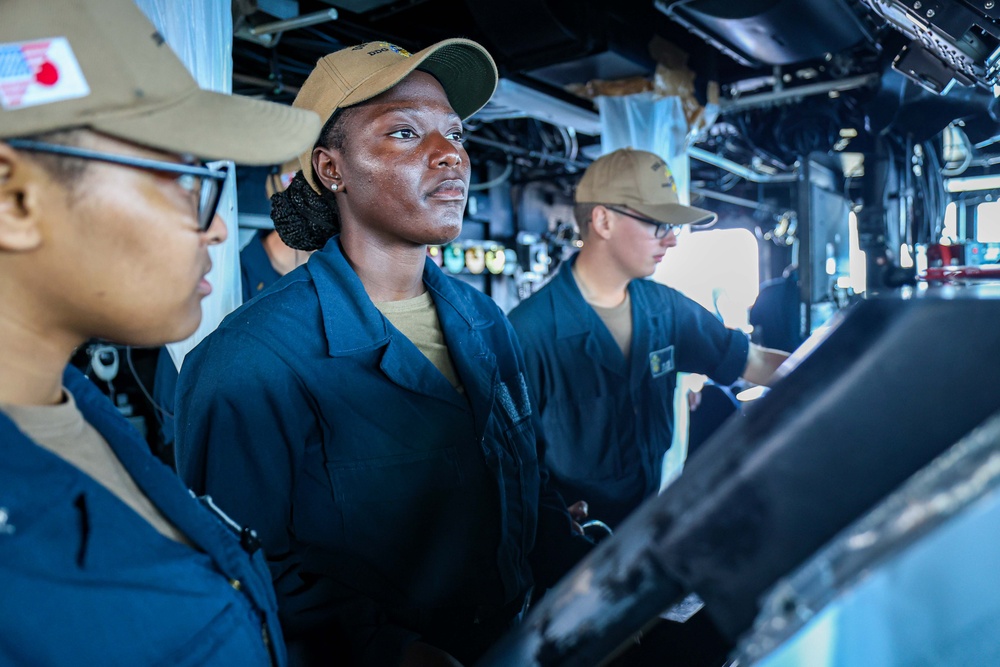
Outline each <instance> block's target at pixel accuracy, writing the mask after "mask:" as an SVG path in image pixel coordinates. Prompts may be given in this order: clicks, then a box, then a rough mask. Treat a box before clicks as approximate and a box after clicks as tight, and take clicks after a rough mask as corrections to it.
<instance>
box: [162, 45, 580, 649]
mask: <svg viewBox="0 0 1000 667" xmlns="http://www.w3.org/2000/svg"><path fill="white" fill-rule="evenodd" d="M495 86H496V69H495V67H494V65H493V61H492V59H491V58H490V56H489V55H488V54H487V53H486V51H485V50H483V48H482V47H480V46H479V45H478V44H476V43H474V42H470V41H468V40H459V39H453V40H446V41H444V42H440V43H438V44H435V45H434V46H431V47H429V48H427V49H424V50H423V51H420V52H419V53H414V54H410V53H408V52H406V51H405V50H403V49H401V48H399V47H397V46H395V45H392V44H387V43H384V42H375V43H369V44H362V45H358V46H355V47H352V48H348V49H344V50H342V51H338V52H336V53H333V54H331V55H328V56H326V57H324V58H323V59H321V60H320V61H319V63H318V64H317V66H316V68H315V69H314V70H313V72H312V74H311V75H310V76H309V78H308V79H307V81H306V82H305V84H304V85H303V87H302V89H301V92H300V93H299V95H298V98H297V99H296V101H295V106H297V107H300V108H306V109H311V110H313V111H316V112H317V113H318V114H319V115H320V116H321V117H322V118H324V119H326V125H325V127H324V129H323V132H322V134H321V137H320V140H319V141H318V142H317V143H316V145H315V146H314V147H313V148H312V149H311V150H308V151H306V152H304V153H303V154H302V157H301V159H300V165H301V171H300V172H299V174H298V175H297V176H296V178H295V180H293V182H292V183H291V185H290V186H289V188H288V189H287V190H286V191H285V192H284V194H282V195H278V196H276V197H274V198H272V217H273V218H274V220H275V226H276V228H277V229H278V231H279V233H280V234H281V235H282V238H283V239H284V241H285V242H286V243H287V244H288V245H290V246H292V247H298V248H301V249H303V250H311V249H314V248H321V250H318V251H317V252H316V253H314V254H313V255H312V257H311V258H310V259H309V262H308V263H307V264H306V265H305V266H303V267H300V268H299V269H297V270H295V271H293V272H292V273H290V274H289V275H287V276H285V277H284V278H283V279H282V280H281V281H279V282H278V283H276V284H275V285H274V286H272V287H271V288H270V289H269V290H268V291H267V292H265V293H264V294H262V295H260V296H259V297H257V298H256V299H255V300H254V301H253V302H252V303H250V304H248V305H246V306H245V307H244V308H242V309H241V310H240V311H238V312H237V313H236V314H234V315H233V316H231V317H230V318H229V319H228V320H226V321H225V322H224V323H223V324H222V326H221V327H220V328H219V330H217V331H216V332H215V333H214V334H212V335H211V336H209V337H208V338H207V339H206V340H205V341H204V342H203V343H202V344H201V345H200V346H199V347H198V348H197V349H196V350H195V351H194V352H193V353H192V355H191V356H190V357H189V358H188V360H187V361H186V362H185V365H184V369H183V370H182V372H181V378H180V382H179V385H178V421H177V427H178V441H177V442H178V444H177V454H178V465H179V470H180V473H181V475H182V476H183V478H184V479H185V480H186V481H187V482H188V483H189V484H191V485H192V486H193V487H194V488H195V489H196V490H198V491H199V492H203V493H204V492H207V493H210V494H211V495H212V496H213V497H215V498H216V500H217V501H218V502H219V503H220V504H224V506H225V507H226V508H227V509H231V510H232V511H233V512H234V513H235V515H236V517H237V519H240V520H243V518H244V517H251V516H254V517H256V516H258V515H259V514H261V513H265V514H266V515H267V520H266V521H264V522H260V523H258V524H256V525H257V527H258V529H259V531H260V536H261V540H262V542H263V545H264V550H265V552H266V553H267V555H268V558H269V561H270V564H271V573H272V575H273V576H274V582H275V588H276V591H277V593H278V602H279V607H280V610H281V615H282V622H283V627H284V628H285V632H286V638H287V640H288V642H289V652H290V655H291V656H292V660H293V662H296V661H298V662H299V664H316V665H319V664H330V663H331V662H335V663H337V662H338V661H339V664H358V665H399V664H403V665H416V664H419V665H455V664H459V663H462V664H472V663H473V662H474V661H475V660H476V659H477V658H478V657H479V656H480V655H481V654H482V653H483V652H484V651H485V650H486V648H487V647H488V646H489V645H490V644H491V643H493V642H494V641H495V640H496V639H498V638H499V637H500V636H501V635H502V634H503V633H504V632H506V631H507V629H508V628H510V627H511V625H512V624H513V623H515V622H516V621H517V620H518V618H519V617H520V615H521V614H522V612H523V610H524V609H525V607H526V606H527V604H528V601H529V595H530V592H531V589H532V586H533V585H535V586H538V587H540V588H544V587H546V586H549V585H551V584H552V583H554V581H555V579H556V578H557V577H558V576H559V575H560V574H562V572H564V571H565V570H566V569H567V568H568V567H569V566H570V565H571V564H572V563H573V562H575V560H576V559H577V558H578V557H579V556H580V555H581V553H582V552H583V551H585V550H586V549H587V548H588V546H589V543H588V542H587V541H586V540H585V539H584V538H582V537H574V536H573V534H572V532H571V527H570V519H569V516H568V514H567V513H566V509H565V505H564V504H563V503H562V500H561V499H560V498H558V496H556V495H554V494H551V493H549V492H548V491H547V488H546V486H545V483H544V473H543V472H541V471H540V469H539V465H538V453H537V451H536V446H537V444H536V433H535V430H534V427H533V423H532V419H533V418H532V415H531V406H530V403H529V400H528V395H527V391H526V385H525V382H524V377H523V372H524V368H523V364H522V361H521V353H520V350H519V348H518V347H517V344H516V341H515V339H514V336H513V333H512V331H511V329H510V326H509V325H508V323H507V320H506V318H505V317H504V316H503V314H502V312H501V311H500V309H499V308H498V307H497V306H496V305H495V304H494V303H493V301H492V300H490V298H489V297H487V296H485V295H483V294H482V293H480V292H477V291H476V290H474V289H472V288H471V287H469V286H467V285H466V284H464V283H461V282H459V281H458V280H456V279H454V278H450V277H447V276H445V275H444V274H443V273H442V272H441V270H440V269H439V268H438V267H437V266H436V265H435V264H434V263H433V262H432V261H431V260H429V259H428V257H427V246H428V245H440V244H443V243H448V242H450V241H451V240H453V239H454V238H456V237H457V236H458V234H459V232H460V231H461V227H462V217H463V211H464V209H465V203H466V198H467V195H468V186H469V178H470V167H469V156H468V154H467V153H466V151H465V149H464V147H463V145H462V138H463V137H462V133H463V129H462V119H463V118H467V117H468V116H470V115H472V114H473V113H475V112H476V111H477V110H478V109H479V108H480V107H482V106H483V105H484V104H485V103H486V101H487V100H488V99H489V97H490V95H492V93H493V90H494V88H495Z"/></svg>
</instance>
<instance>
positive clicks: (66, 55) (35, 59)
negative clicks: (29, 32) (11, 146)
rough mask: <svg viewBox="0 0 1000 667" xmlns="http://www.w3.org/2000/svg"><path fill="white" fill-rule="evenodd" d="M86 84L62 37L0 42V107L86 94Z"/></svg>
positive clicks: (74, 97)
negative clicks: (8, 42)
mask: <svg viewBox="0 0 1000 667" xmlns="http://www.w3.org/2000/svg"><path fill="white" fill-rule="evenodd" d="M89 94H90V87H89V86H88V85H87V80H86V79H85V78H84V77H83V71H82V70H81V69H80V63H78V62H77V60H76V56H75V55H73V49H71V48H70V46H69V41H67V40H66V38H65V37H53V38H51V39H43V40H38V41H34V42H18V43H12V44H0V106H2V107H3V108H4V109H8V110H14V109H22V108H24V107H33V106H37V105H39V104H52V103H53V102H62V101H65V100H72V99H76V98H78V97H86V96H87V95H89Z"/></svg>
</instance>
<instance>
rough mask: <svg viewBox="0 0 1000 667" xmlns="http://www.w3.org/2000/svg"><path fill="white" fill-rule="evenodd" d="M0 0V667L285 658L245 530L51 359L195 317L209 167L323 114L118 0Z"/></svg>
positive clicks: (213, 236) (287, 146)
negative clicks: (206, 62)
mask: <svg viewBox="0 0 1000 667" xmlns="http://www.w3.org/2000/svg"><path fill="white" fill-rule="evenodd" d="M2 7H3V8H2V10H0V16H2V19H0V54H2V56H0V61H2V65H0V81H3V83H4V86H6V84H7V83H8V82H9V81H11V79H10V77H11V76H14V77H15V78H17V79H18V80H21V82H22V83H23V84H24V86H22V87H21V88H19V89H18V91H17V95H15V96H13V97H11V96H10V95H7V94H6V93H7V92H9V90H10V89H9V88H8V89H7V90H6V91H5V94H4V100H3V105H2V107H3V108H2V109H0V292H2V297H0V341H2V343H3V344H2V345H0V665H3V667H8V666H10V667H70V666H72V667H76V666H78V665H79V666H87V667H89V666H91V665H100V666H101V667H137V666H152V665H162V666H164V667H165V666H167V665H170V666H173V667H177V666H184V667H231V666H234V665H239V666H240V667H281V666H282V665H286V664H287V662H288V660H287V651H286V648H285V643H284V640H283V638H282V635H281V627H280V621H279V617H278V610H277V600H276V597H275V595H274V589H273V586H272V583H271V579H270V572H269V571H268V569H267V565H266V563H265V561H264V557H263V552H262V551H261V550H260V548H259V546H260V545H259V542H258V541H257V540H256V539H255V538H254V536H253V533H252V531H249V530H246V531H245V530H244V529H243V528H241V527H240V526H239V525H237V524H235V523H234V522H232V520H231V519H229V518H228V517H226V516H225V515H224V514H222V513H221V512H220V511H217V508H215V507H214V506H213V504H212V502H211V501H210V499H207V498H195V497H194V496H193V495H192V494H191V493H190V491H189V490H188V489H187V488H186V487H185V486H184V485H183V483H182V482H181V481H180V479H179V478H178V477H177V475H176V474H175V473H174V472H173V471H172V470H171V469H170V468H168V467H167V466H165V465H164V464H163V463H161V462H160V461H159V460H157V459H156V458H155V457H154V456H153V454H152V453H151V452H150V450H149V447H148V445H147V444H146V442H145V441H144V439H143V438H142V436H141V435H140V433H139V432H138V431H137V430H136V429H135V427H134V426H133V425H132V424H131V423H129V422H128V421H127V420H126V419H125V418H124V417H123V416H122V414H121V412H120V411H119V409H118V408H117V407H116V406H115V405H113V404H112V403H111V401H109V400H108V398H107V397H106V396H104V395H103V394H102V393H101V392H100V391H99V390H98V388H97V387H96V386H95V385H94V384H93V383H92V382H91V381H90V380H89V379H87V378H86V377H85V376H84V375H83V374H82V373H80V372H79V371H78V370H76V369H74V368H72V367H68V364H69V362H70V359H71V358H72V357H73V355H74V351H75V350H77V349H79V348H80V347H81V346H83V345H85V344H86V343H87V342H88V341H90V340H93V339H100V340H107V341H114V342H116V343H118V344H122V345H135V346H144V347H158V346H161V345H163V344H164V343H167V342H170V341H176V340H181V339H184V338H187V337H188V336H190V335H191V334H192V333H194V331H195V330H196V329H197V328H198V326H199V324H200V322H201V319H202V300H203V299H204V298H205V297H206V296H207V295H208V294H209V293H210V292H211V285H210V283H209V281H208V279H207V278H206V276H207V275H208V274H209V271H210V268H211V266H212V257H211V254H210V252H209V251H210V248H211V247H212V246H217V245H219V244H221V243H224V242H225V241H226V239H227V234H228V233H227V230H226V224H225V221H224V220H223V219H222V218H221V217H220V216H219V215H217V211H216V209H217V207H218V202H219V196H220V194H221V191H222V189H223V186H224V183H226V182H227V180H228V178H227V171H226V169H225V167H220V166H210V165H208V164H206V163H205V161H215V160H222V161H229V160H232V161H235V162H237V163H242V164H256V165H268V164H275V163H280V162H282V161H284V160H288V159H289V158H291V157H292V156H294V155H296V154H297V153H298V152H299V151H302V150H306V149H308V147H310V146H312V145H313V144H314V143H315V141H316V137H317V136H318V134H319V131H320V127H321V123H320V119H319V118H318V117H317V116H316V115H315V114H313V113H311V112H308V111H303V110H299V109H291V108H289V107H287V106H285V105H279V104H274V103H271V102H263V101H260V100H253V99H248V98H244V97H240V96H238V95H227V94H221V93H217V92H212V91H207V90H202V89H201V88H200V87H199V86H198V83H197V82H196V81H195V80H194V78H192V76H191V74H190V73H189V72H188V69H187V67H185V65H184V63H182V62H181V61H180V60H179V59H178V58H177V55H176V54H175V53H174V51H173V49H172V48H171V45H170V44H168V43H166V41H165V40H164V37H163V36H162V35H161V34H160V33H159V32H158V31H157V29H156V27H155V26H154V25H153V24H152V23H151V22H150V21H149V19H147V18H146V16H145V14H143V12H142V10H141V9H140V8H139V7H137V6H136V4H135V2H133V0H101V2H77V1H76V0H46V2H45V3H39V2H36V0H4V2H3V4H2ZM43 38H44V39H43ZM31 54H34V55H31ZM35 56H37V57H35ZM39 68H41V69H39ZM42 73H46V74H47V78H46V77H42V76H41V74H42ZM43 79H45V80H44V82H43ZM22 93H24V94H23V95H22Z"/></svg>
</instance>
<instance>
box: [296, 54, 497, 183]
mask: <svg viewBox="0 0 1000 667" xmlns="http://www.w3.org/2000/svg"><path fill="white" fill-rule="evenodd" d="M418 69H419V70H421V71H423V72H427V73H429V74H431V75H433V76H434V77H435V78H436V79H437V80H438V81H439V82H440V83H441V87H442V88H444V92H445V94H446V95H447V96H448V101H449V102H450V103H451V106H452V108H453V109H454V110H455V113H457V114H458V115H459V116H461V118H462V120H465V119H466V118H468V117H469V116H471V115H472V114H474V113H476V112H477V111H479V110H480V109H481V108H482V107H483V106H484V105H485V104H486V102H488V101H489V99H490V97H492V96H493V91H494V90H496V87H497V68H496V65H495V64H494V62H493V58H491V57H490V54H489V52H487V51H486V49H484V48H483V47H482V46H480V45H479V44H477V43H476V42H473V41H472V40H468V39H458V38H455V39H446V40H444V41H441V42H438V43H437V44H434V45H432V46H429V47H427V48H426V49H423V50H422V51H418V52H417V53H413V54H411V53H410V52H408V51H407V50H406V49H403V48H400V47H398V46H396V45H395V44H389V43H388V42H368V43H367V44H359V45H357V46H352V47H350V48H346V49H341V50H340V51H336V52H334V53H331V54H329V55H326V56H323V57H322V58H320V60H319V62H317V63H316V67H315V68H314V69H313V71H312V73H311V74H310V75H309V78H307V79H306V81H305V83H304V84H302V88H301V89H300V90H299V94H298V95H297V96H296V97H295V102H293V106H295V107H298V108H301V109H309V110H311V111H314V112H316V113H317V114H319V116H320V117H321V118H322V119H323V122H324V123H325V122H326V121H327V120H328V119H329V118H330V116H332V115H333V112H334V111H336V110H338V109H343V108H345V107H349V106H352V105H355V104H358V103H360V102H364V101H365V100H370V99H371V98H373V97H375V96H376V95H379V94H381V93H384V92H385V91H387V90H389V89H390V88H392V87H393V86H395V85H396V84H397V83H399V82H400V81H402V80H403V79H404V78H406V76H407V75H408V74H410V72H413V71H414V70H418ZM299 163H300V166H301V168H302V173H303V175H304V176H305V177H306V180H307V181H309V184H310V185H311V186H312V187H313V189H314V190H316V192H320V191H321V188H320V187H319V184H318V183H317V182H316V180H315V178H314V176H313V170H312V146H310V150H308V151H306V152H303V153H302V154H301V155H300V156H299Z"/></svg>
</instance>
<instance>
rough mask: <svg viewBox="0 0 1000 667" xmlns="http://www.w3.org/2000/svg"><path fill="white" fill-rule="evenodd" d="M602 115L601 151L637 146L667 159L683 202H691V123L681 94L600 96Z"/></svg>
mask: <svg viewBox="0 0 1000 667" xmlns="http://www.w3.org/2000/svg"><path fill="white" fill-rule="evenodd" d="M597 109H598V111H599V112H600V115H601V152H602V153H610V152H612V151H616V150H618V149H619V148H629V147H631V148H636V149H639V150H644V151H649V152H650V153H655V154H657V155H659V156H660V157H662V158H663V159H664V160H666V161H667V166H669V167H670V172H671V173H672V174H673V175H674V182H675V183H676V184H677V194H678V196H679V197H680V200H681V203H682V204H688V203H690V201H691V196H690V192H689V190H690V185H691V168H690V166H689V163H688V156H687V148H688V147H687V143H688V138H687V137H688V123H687V118H686V117H685V115H684V107H683V105H682V103H681V99H680V98H679V97H662V96H659V95H656V93H654V92H652V91H649V92H643V93H635V94H633V95H622V96H618V97H607V96H602V97H598V98H597Z"/></svg>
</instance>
